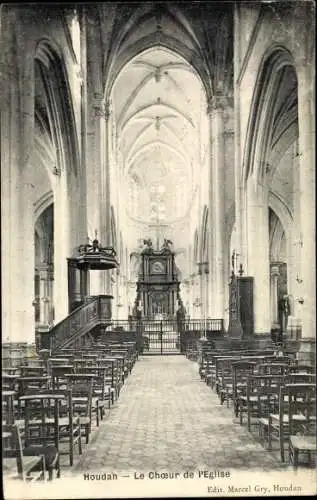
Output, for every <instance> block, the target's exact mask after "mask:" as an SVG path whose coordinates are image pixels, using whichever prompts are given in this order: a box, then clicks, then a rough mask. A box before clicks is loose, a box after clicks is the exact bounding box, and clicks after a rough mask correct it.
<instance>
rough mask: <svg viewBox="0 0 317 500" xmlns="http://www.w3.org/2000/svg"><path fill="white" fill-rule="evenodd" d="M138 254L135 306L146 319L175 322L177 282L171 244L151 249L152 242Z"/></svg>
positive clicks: (149, 241) (177, 297)
mask: <svg viewBox="0 0 317 500" xmlns="http://www.w3.org/2000/svg"><path fill="white" fill-rule="evenodd" d="M145 242H146V244H145V247H144V249H143V251H142V252H141V263H140V268H139V274H138V281H137V301H136V302H137V307H138V308H139V309H140V310H142V313H143V317H144V318H145V319H148V320H158V321H162V320H168V319H174V318H175V316H176V311H177V309H178V306H179V280H178V271H177V268H176V265H175V254H174V252H173V251H172V250H171V242H169V241H168V240H164V243H163V245H162V247H161V248H160V249H156V250H154V248H153V246H152V243H151V240H145Z"/></svg>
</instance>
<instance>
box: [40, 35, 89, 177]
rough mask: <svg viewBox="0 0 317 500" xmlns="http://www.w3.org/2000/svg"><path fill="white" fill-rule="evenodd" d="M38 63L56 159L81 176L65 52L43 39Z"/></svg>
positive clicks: (68, 170)
mask: <svg viewBox="0 0 317 500" xmlns="http://www.w3.org/2000/svg"><path fill="white" fill-rule="evenodd" d="M34 58H35V63H37V64H38V67H39V72H40V75H41V78H42V81H43V85H44V89H45V93H46V97H47V104H48V115H49V116H48V118H49V121H50V129H51V134H52V137H53V142H54V146H55V148H56V157H57V158H56V160H57V161H58V164H59V165H60V167H61V168H62V169H65V170H66V173H67V174H70V173H71V172H72V173H73V174H75V175H77V174H78V170H79V167H80V156H79V144H78V136H77V131H76V121H75V113H74V108H73V104H72V94H71V90H70V85H69V79H68V74H67V70H66V65H65V61H64V59H63V55H62V50H61V49H60V47H59V46H58V45H57V44H56V43H55V42H54V41H53V40H51V39H48V38H42V39H41V40H39V41H38V43H37V46H36V49H35V56H34Z"/></svg>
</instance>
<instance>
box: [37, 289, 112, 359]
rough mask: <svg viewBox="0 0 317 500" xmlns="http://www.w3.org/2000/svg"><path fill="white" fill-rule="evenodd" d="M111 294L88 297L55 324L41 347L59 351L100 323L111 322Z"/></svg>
mask: <svg viewBox="0 0 317 500" xmlns="http://www.w3.org/2000/svg"><path fill="white" fill-rule="evenodd" d="M112 298H113V297H112V296H111V295H97V296H91V297H87V299H86V301H85V303H84V304H82V305H80V306H79V307H77V308H76V309H74V311H72V312H71V313H70V314H69V315H68V316H67V317H66V318H64V319H63V320H62V321H60V322H59V323H58V324H57V325H55V326H54V327H53V328H52V329H51V330H50V331H49V332H48V333H47V334H48V338H47V340H46V342H45V343H44V344H46V345H43V342H41V347H42V348H43V347H44V348H47V349H49V350H50V351H51V354H54V353H57V352H58V351H59V350H60V349H63V348H65V347H67V346H69V345H71V344H73V343H74V342H75V341H76V340H78V339H79V338H80V337H82V336H83V335H86V334H87V333H88V332H90V331H91V330H92V329H93V328H95V327H96V326H98V325H107V324H109V323H110V322H111V300H112Z"/></svg>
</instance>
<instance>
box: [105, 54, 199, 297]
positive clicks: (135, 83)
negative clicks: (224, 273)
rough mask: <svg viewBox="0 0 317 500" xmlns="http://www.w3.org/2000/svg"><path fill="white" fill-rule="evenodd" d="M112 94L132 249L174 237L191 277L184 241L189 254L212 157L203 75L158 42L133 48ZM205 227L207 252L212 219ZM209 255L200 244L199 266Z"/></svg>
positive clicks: (125, 228) (126, 237)
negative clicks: (205, 173)
mask: <svg viewBox="0 0 317 500" xmlns="http://www.w3.org/2000/svg"><path fill="white" fill-rule="evenodd" d="M130 54H131V53H130ZM110 101H111V109H112V117H111V119H112V122H113V126H114V129H115V131H116V134H115V138H114V141H112V142H111V144H112V146H111V147H113V148H114V149H115V151H113V152H112V153H111V154H110V157H112V156H113V157H116V158H120V161H119V162H118V163H117V165H116V173H115V174H114V173H113V172H112V174H111V175H112V176H113V178H114V175H115V178H116V183H117V189H118V187H120V197H121V196H122V194H123V193H125V194H126V199H127V203H126V205H125V207H124V208H123V209H122V208H121V209H120V208H119V206H120V204H117V205H116V206H114V210H115V212H116V213H117V212H118V213H119V212H120V230H121V229H122V238H123V242H124V245H125V246H126V247H127V249H128V251H129V253H130V254H131V253H133V251H134V249H135V248H136V245H137V243H138V242H142V241H143V240H144V239H150V240H151V241H152V242H153V249H154V250H155V251H158V250H160V249H161V248H162V246H163V245H164V241H170V242H171V243H172V245H173V250H174V251H176V255H178V260H177V262H178V264H177V265H178V276H182V278H183V279H188V278H189V267H190V266H188V265H187V263H186V259H182V258H180V255H181V252H180V251H179V249H182V253H184V252H185V254H186V255H189V253H188V246H189V241H190V240H189V238H188V236H189V235H188V231H186V229H185V227H186V224H188V221H189V220H192V223H191V226H192V227H195V226H196V227H197V226H198V224H197V222H198V221H197V211H195V202H196V201H197V196H198V194H197V193H198V190H199V182H200V173H201V171H202V168H203V166H204V162H206V161H207V159H206V147H207V143H208V130H209V129H208V126H209V123H208V119H207V106H206V91H205V89H204V86H203V84H202V82H201V79H200V77H199V76H198V75H197V73H196V71H195V69H194V68H193V66H191V65H190V64H189V63H188V62H187V61H186V60H185V59H184V58H183V57H182V56H180V55H179V54H178V53H176V52H175V51H172V50H170V49H167V48H166V47H163V46H162V45H160V44H159V45H154V46H152V47H151V48H147V49H146V50H143V51H140V52H138V53H137V55H135V56H133V57H131V55H130V58H129V60H128V61H127V62H126V64H125V65H124V66H123V67H122V68H120V72H119V74H118V75H117V77H116V80H115V81H114V84H113V86H112V92H111V96H110ZM204 217H205V219H206V214H205V216H204ZM204 227H205V232H204V241H203V247H204V248H203V250H202V251H203V253H204V255H205V256H206V254H207V251H208V249H207V247H208V245H207V239H206V238H207V232H206V220H205V221H204ZM118 229H119V228H118ZM192 234H193V233H192ZM141 250H142V243H141V247H140V249H139V250H138V251H141ZM201 256H202V255H201V249H199V248H198V247H197V250H196V255H195V256H194V261H193V266H192V267H193V268H194V270H195V272H197V263H198V262H199V261H200V258H201ZM195 259H196V260H195ZM131 265H132V261H131ZM134 272H135V270H134ZM197 293H198V290H197ZM199 296H200V292H199ZM131 305H132V304H130V306H131Z"/></svg>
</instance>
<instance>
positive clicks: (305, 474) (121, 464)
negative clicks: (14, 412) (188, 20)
mask: <svg viewBox="0 0 317 500" xmlns="http://www.w3.org/2000/svg"><path fill="white" fill-rule="evenodd" d="M276 444H277V443H276ZM61 458H62V460H61V466H62V476H61V479H56V480H54V481H51V482H50V483H49V484H48V483H46V484H40V483H28V484H27V485H26V483H21V485H19V484H16V483H10V484H9V483H8V482H6V484H5V495H4V496H5V498H7V499H8V500H9V499H10V500H13V499H21V498H23V499H24V500H35V499H36V500H37V499H41V500H43V499H45V500H46V499H47V500H62V499H63V500H65V499H69V498H72V499H75V498H80V499H83V498H87V499H95V498H157V497H158V498H170V497H177V498H179V497H180V498H185V497H191V498H197V497H206V496H207V497H210V496H213V497H222V496H224V497H227V496H238V497H244V498H245V497H249V496H261V497H262V496H287V495H302V496H304V495H313V494H315V493H316V490H317V485H316V471H315V470H314V469H307V468H303V467H301V468H300V469H298V473H297V474H296V473H295V472H294V471H293V470H292V468H290V467H289V466H288V465H287V464H282V463H281V462H280V459H279V452H278V449H275V451H273V452H268V451H266V450H265V449H264V448H263V447H262V445H261V444H260V443H259V441H258V438H257V432H252V433H249V432H248V431H247V429H246V425H243V426H240V425H239V422H238V421H237V419H235V418H234V417H233V412H232V408H231V407H230V408H227V407H226V406H221V405H220V404H219V400H218V397H217V395H216V394H215V393H214V392H213V391H212V390H211V389H210V388H208V387H207V386H206V384H205V383H204V382H203V381H202V380H201V379H200V377H199V375H198V366H197V363H195V362H192V361H189V360H188V359H186V358H185V357H183V356H174V355H172V356H165V357H163V356H143V357H141V358H140V359H139V361H138V362H137V363H136V364H135V366H134V368H133V371H132V374H131V375H130V376H129V377H128V379H127V380H126V383H125V385H124V387H123V389H122V391H121V394H120V398H119V399H118V401H117V402H116V403H115V405H114V406H113V407H112V408H111V410H110V411H108V415H107V418H105V419H104V420H103V421H102V423H101V425H100V426H99V427H98V428H97V427H96V426H95V425H94V426H93V429H92V433H91V438H90V442H89V443H88V445H84V449H83V454H82V455H78V454H77V453H76V455H75V463H74V465H73V466H72V467H69V458H68V457H67V456H63V457H61ZM177 474H178V475H177ZM224 475H225V476H224Z"/></svg>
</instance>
